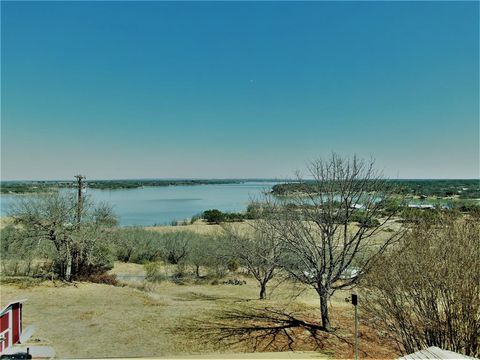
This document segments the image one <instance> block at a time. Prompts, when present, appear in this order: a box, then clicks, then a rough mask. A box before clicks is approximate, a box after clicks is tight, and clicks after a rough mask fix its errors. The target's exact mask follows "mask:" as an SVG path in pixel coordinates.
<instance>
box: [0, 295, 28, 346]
mask: <svg viewBox="0 0 480 360" xmlns="http://www.w3.org/2000/svg"><path fill="white" fill-rule="evenodd" d="M24 302H25V300H17V301H12V302H11V303H9V304H7V306H5V307H4V308H3V309H2V311H1V312H0V353H3V352H4V351H5V350H7V349H8V348H9V347H11V346H13V345H15V344H16V343H18V342H20V336H21V335H22V315H23V311H22V304H23V303H24Z"/></svg>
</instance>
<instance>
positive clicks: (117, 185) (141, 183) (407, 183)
mask: <svg viewBox="0 0 480 360" xmlns="http://www.w3.org/2000/svg"><path fill="white" fill-rule="evenodd" d="M246 182H277V183H278V184H276V185H274V186H273V187H272V194H273V195H276V196H289V195H292V194H298V193H305V194H312V193H315V192H316V190H315V186H314V185H315V182H314V181H313V180H305V181H293V180H283V181H281V180H278V179H168V180H167V179H146V180H142V179H138V180H90V181H88V187H89V188H91V189H99V190H126V189H138V188H142V187H148V186H152V187H162V186H191V185H222V184H225V185H227V184H241V183H246ZM389 182H390V183H391V185H392V186H394V187H395V188H396V189H397V190H396V191H398V192H399V195H407V196H417V197H436V198H452V197H455V198H459V199H480V179H424V180H423V179H401V180H389ZM75 187H76V183H75V182H73V181H65V180H51V181H48V180H45V181H41V180H37V181H36V180H31V181H2V182H0V193H1V194H30V193H44V192H51V191H55V190H57V189H61V188H75Z"/></svg>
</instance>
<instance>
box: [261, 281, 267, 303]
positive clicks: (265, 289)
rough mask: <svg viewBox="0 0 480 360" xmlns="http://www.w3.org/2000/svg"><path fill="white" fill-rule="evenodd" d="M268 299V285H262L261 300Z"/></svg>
mask: <svg viewBox="0 0 480 360" xmlns="http://www.w3.org/2000/svg"><path fill="white" fill-rule="evenodd" d="M266 297H267V284H265V283H260V299H261V300H264V299H266Z"/></svg>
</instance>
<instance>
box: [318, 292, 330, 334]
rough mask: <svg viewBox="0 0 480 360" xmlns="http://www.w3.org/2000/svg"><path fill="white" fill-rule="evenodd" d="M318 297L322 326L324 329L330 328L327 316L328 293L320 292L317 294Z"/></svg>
mask: <svg viewBox="0 0 480 360" xmlns="http://www.w3.org/2000/svg"><path fill="white" fill-rule="evenodd" d="M318 295H319V297H320V315H321V317H322V326H323V327H324V328H326V329H329V328H330V317H329V315H328V292H327V291H321V292H319V293H318Z"/></svg>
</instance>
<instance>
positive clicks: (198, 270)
mask: <svg viewBox="0 0 480 360" xmlns="http://www.w3.org/2000/svg"><path fill="white" fill-rule="evenodd" d="M195 273H196V274H197V278H199V277H200V265H195Z"/></svg>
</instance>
